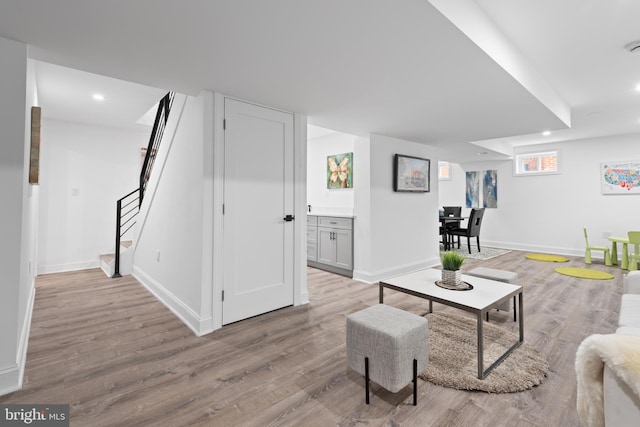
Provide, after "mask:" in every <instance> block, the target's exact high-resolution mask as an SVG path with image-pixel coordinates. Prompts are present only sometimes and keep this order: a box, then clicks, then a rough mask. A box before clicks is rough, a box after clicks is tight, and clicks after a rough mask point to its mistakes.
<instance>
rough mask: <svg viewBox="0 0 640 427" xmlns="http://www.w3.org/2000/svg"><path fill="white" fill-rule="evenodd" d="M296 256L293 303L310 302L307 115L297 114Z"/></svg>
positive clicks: (294, 131) (294, 138) (295, 119)
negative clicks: (308, 276)
mask: <svg viewBox="0 0 640 427" xmlns="http://www.w3.org/2000/svg"><path fill="white" fill-rule="evenodd" d="M293 151H294V172H293V181H294V196H293V198H294V209H295V216H296V218H297V219H296V221H294V230H295V232H294V243H293V247H294V251H293V253H294V259H293V263H294V264H293V305H301V304H307V303H309V292H308V288H307V116H305V115H303V114H294V115H293Z"/></svg>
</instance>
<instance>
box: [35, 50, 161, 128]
mask: <svg viewBox="0 0 640 427" xmlns="http://www.w3.org/2000/svg"><path fill="white" fill-rule="evenodd" d="M34 63H35V70H36V84H37V87H38V103H39V105H40V107H42V115H43V118H45V119H55V120H63V121H70V122H76V123H84V124H89V125H95V126H105V127H114V128H121V129H131V130H143V131H145V132H148V131H149V127H148V126H149V125H148V124H147V123H137V122H138V121H139V120H140V119H141V117H142V116H143V115H144V114H145V113H146V112H147V111H148V110H149V109H150V108H151V106H153V105H154V104H156V103H157V102H158V100H159V99H160V98H162V97H163V96H164V95H165V94H166V91H164V90H162V89H156V88H152V87H148V86H143V85H139V84H135V83H131V82H126V81H123V80H118V79H114V78H111V77H105V76H101V75H98V74H93V73H87V72H84V71H78V70H74V69H71V68H66V67H61V66H59V65H53V64H49V63H46V62H40V61H34ZM98 94H99V95H101V96H102V97H104V99H103V100H95V99H93V96H94V95H98ZM154 114H155V113H154ZM151 125H153V122H151Z"/></svg>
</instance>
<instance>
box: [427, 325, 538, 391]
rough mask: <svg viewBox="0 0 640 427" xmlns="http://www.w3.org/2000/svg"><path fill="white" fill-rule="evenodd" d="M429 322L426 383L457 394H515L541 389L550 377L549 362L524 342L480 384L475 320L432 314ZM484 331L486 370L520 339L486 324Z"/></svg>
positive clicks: (499, 327)
mask: <svg viewBox="0 0 640 427" xmlns="http://www.w3.org/2000/svg"><path fill="white" fill-rule="evenodd" d="M426 318H427V320H428V321H429V367H428V368H427V370H426V371H425V372H423V373H422V374H420V378H422V379H423V380H425V381H429V382H431V383H433V384H437V385H441V386H444V387H449V388H455V389H458V390H478V391H485V392H488V393H514V392H518V391H524V390H528V389H530V388H533V387H535V386H537V385H540V384H541V383H542V381H544V379H545V378H546V377H547V375H548V373H549V365H548V364H547V362H546V361H545V360H544V359H543V358H542V357H541V356H540V355H539V354H538V352H537V351H536V350H535V349H534V348H533V347H532V346H530V345H529V344H527V342H526V341H525V342H524V343H522V345H521V346H520V347H518V348H517V349H515V350H514V351H513V353H511V354H510V355H509V356H508V357H507V358H506V359H505V360H504V361H503V362H502V363H501V364H500V365H498V366H497V367H496V368H495V369H494V370H493V371H492V372H491V373H490V374H489V375H488V376H487V378H485V379H484V380H480V379H478V355H477V353H476V351H477V342H478V335H477V329H476V320H475V319H474V318H471V317H465V316H461V315H458V314H451V313H431V314H427V316H426ZM483 330H484V368H485V369H487V368H488V367H489V366H490V365H491V364H492V363H493V362H494V361H495V360H497V359H498V358H499V357H500V356H501V355H502V354H503V353H504V352H505V351H506V350H507V349H508V348H510V347H511V346H512V345H513V344H514V343H515V342H516V341H517V340H518V335H517V334H515V333H512V332H510V331H508V330H507V329H505V328H504V327H503V326H495V325H493V324H491V323H487V322H485V323H484V327H483ZM525 339H526V337H525Z"/></svg>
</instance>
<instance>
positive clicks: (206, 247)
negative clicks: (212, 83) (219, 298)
mask: <svg viewBox="0 0 640 427" xmlns="http://www.w3.org/2000/svg"><path fill="white" fill-rule="evenodd" d="M201 95H202V98H203V104H204V130H203V139H204V141H203V159H202V162H203V164H202V170H203V177H202V240H201V241H202V256H201V261H200V266H201V274H200V278H201V279H200V280H201V286H200V290H201V297H200V313H201V314H202V315H206V316H207V317H211V318H212V317H213V313H215V311H214V308H213V307H214V305H213V297H212V293H213V253H214V243H213V242H214V241H215V239H214V232H213V227H214V225H213V224H214V223H213V221H214V217H215V215H214V210H215V204H214V193H215V192H214V188H215V182H214V180H215V176H214V171H215V169H214V167H215V166H214V159H215V156H214V135H215V122H214V117H215V105H214V102H215V100H214V93H213V92H211V91H203V92H201ZM212 322H213V319H212ZM211 328H212V329H213V325H211Z"/></svg>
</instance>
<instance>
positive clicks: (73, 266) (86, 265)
mask: <svg viewBox="0 0 640 427" xmlns="http://www.w3.org/2000/svg"><path fill="white" fill-rule="evenodd" d="M100 265H101V261H100V259H95V260H90V261H79V262H72V263H68V264H53V265H45V266H38V275H40V274H51V273H64V272H67V271H78V270H88V269H91V268H98V267H100Z"/></svg>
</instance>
